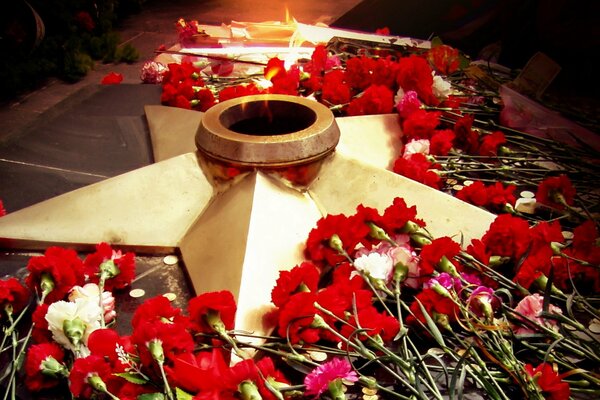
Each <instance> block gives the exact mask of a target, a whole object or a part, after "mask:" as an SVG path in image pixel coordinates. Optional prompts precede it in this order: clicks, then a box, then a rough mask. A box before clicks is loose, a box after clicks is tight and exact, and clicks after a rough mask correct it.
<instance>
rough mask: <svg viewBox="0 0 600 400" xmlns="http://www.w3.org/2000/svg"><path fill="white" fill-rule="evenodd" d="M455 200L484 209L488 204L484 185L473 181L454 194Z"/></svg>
mask: <svg viewBox="0 0 600 400" xmlns="http://www.w3.org/2000/svg"><path fill="white" fill-rule="evenodd" d="M456 198H457V199H460V200H462V201H464V202H467V203H469V204H473V205H474V206H477V207H485V206H486V205H487V204H488V193H487V190H486V187H485V184H484V183H483V182H481V181H475V182H473V183H472V184H470V185H468V186H465V187H463V188H462V189H461V190H459V191H458V192H456Z"/></svg>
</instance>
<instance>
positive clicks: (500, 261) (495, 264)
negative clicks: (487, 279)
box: [488, 256, 510, 268]
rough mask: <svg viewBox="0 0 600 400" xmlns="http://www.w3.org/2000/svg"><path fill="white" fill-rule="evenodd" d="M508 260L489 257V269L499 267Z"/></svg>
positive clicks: (508, 258) (500, 257) (506, 258)
mask: <svg viewBox="0 0 600 400" xmlns="http://www.w3.org/2000/svg"><path fill="white" fill-rule="evenodd" d="M508 260H510V257H502V256H491V257H490V261H489V262H488V265H489V267H491V268H494V267H499V266H500V265H502V264H504V263H506V262H507V261H508Z"/></svg>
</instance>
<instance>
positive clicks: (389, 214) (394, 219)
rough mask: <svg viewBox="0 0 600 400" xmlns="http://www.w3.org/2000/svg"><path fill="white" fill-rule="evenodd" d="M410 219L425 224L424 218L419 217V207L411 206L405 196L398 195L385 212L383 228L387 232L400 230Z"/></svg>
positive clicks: (421, 224)
mask: <svg viewBox="0 0 600 400" xmlns="http://www.w3.org/2000/svg"><path fill="white" fill-rule="evenodd" d="M409 221H412V222H414V223H416V224H418V225H420V226H425V222H424V221H423V220H421V219H417V207H415V206H411V207H409V206H408V205H407V204H406V202H405V201H404V199H403V198H401V197H396V198H395V199H394V201H393V203H392V204H391V205H390V206H388V208H386V209H385V211H384V212H383V219H382V225H383V226H382V228H384V229H385V231H386V232H399V231H401V230H402V229H403V228H404V226H405V225H406V223H407V222H409Z"/></svg>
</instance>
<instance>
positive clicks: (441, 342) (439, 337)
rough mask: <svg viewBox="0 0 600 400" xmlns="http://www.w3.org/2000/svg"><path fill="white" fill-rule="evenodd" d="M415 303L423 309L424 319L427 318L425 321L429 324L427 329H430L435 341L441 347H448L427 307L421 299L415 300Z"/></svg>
mask: <svg viewBox="0 0 600 400" xmlns="http://www.w3.org/2000/svg"><path fill="white" fill-rule="evenodd" d="M415 301H416V302H417V303H418V304H419V308H420V309H421V312H422V313H423V317H424V318H425V321H426V322H427V327H428V328H429V333H431V336H433V338H434V339H435V341H436V342H437V343H438V344H439V345H440V346H442V347H446V344H445V342H444V338H443V337H442V333H441V332H440V329H439V328H438V326H437V325H436V324H435V322H434V321H433V319H431V316H430V315H429V313H428V312H427V310H426V309H425V307H423V304H422V303H421V302H420V301H419V299H415Z"/></svg>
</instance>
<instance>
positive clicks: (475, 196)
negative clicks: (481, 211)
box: [456, 181, 516, 211]
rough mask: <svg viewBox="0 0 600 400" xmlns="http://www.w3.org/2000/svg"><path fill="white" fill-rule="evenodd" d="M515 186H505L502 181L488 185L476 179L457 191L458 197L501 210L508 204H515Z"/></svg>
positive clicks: (480, 205)
mask: <svg viewBox="0 0 600 400" xmlns="http://www.w3.org/2000/svg"><path fill="white" fill-rule="evenodd" d="M515 188H516V187H515V186H514V185H508V186H506V187H504V186H503V185H502V183H501V182H496V183H495V184H494V185H490V186H486V185H485V184H484V183H483V182H481V181H475V182H473V183H472V184H470V185H468V186H465V187H464V188H462V189H461V190H459V191H458V192H456V197H457V198H458V199H460V200H462V201H465V202H467V203H470V204H473V205H475V206H478V207H484V208H487V209H488V210H490V211H500V210H502V208H504V206H505V205H506V204H511V205H514V204H515V200H516V199H515V196H514V195H513V192H514V190H515Z"/></svg>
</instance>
